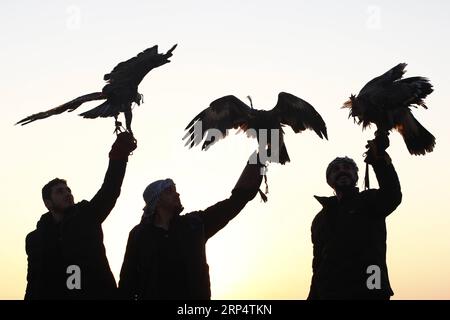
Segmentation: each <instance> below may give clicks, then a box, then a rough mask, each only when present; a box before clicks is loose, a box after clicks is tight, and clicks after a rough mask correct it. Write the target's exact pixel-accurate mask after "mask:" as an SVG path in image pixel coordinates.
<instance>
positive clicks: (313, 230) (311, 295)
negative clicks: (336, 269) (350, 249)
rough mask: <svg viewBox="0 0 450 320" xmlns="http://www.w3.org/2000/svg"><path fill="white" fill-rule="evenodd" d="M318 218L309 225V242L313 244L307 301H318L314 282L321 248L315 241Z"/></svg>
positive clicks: (315, 282)
mask: <svg viewBox="0 0 450 320" xmlns="http://www.w3.org/2000/svg"><path fill="white" fill-rule="evenodd" d="M318 217H319V216H316V217H315V218H314V220H313V223H312V225H311V241H312V244H313V260H312V273H313V274H312V278H311V285H310V288H309V294H308V298H307V300H318V299H319V295H318V292H317V281H316V277H317V272H318V269H319V265H320V260H321V253H322V250H321V246H320V242H319V241H318V239H317V231H316V226H317V220H318Z"/></svg>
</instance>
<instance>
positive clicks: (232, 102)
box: [183, 92, 328, 164]
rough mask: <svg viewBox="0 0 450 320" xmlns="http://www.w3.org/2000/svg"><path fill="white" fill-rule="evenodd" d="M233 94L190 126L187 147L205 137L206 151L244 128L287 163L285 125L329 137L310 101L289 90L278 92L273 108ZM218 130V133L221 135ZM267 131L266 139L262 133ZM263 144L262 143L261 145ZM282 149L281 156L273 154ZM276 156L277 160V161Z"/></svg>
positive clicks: (215, 104) (282, 161)
mask: <svg viewBox="0 0 450 320" xmlns="http://www.w3.org/2000/svg"><path fill="white" fill-rule="evenodd" d="M248 98H249V100H250V106H248V105H247V104H246V103H244V102H242V101H241V100H239V99H238V98H236V97H235V96H232V95H228V96H224V97H222V98H219V99H217V100H215V101H213V102H211V104H210V106H209V107H208V108H206V109H205V110H203V111H202V112H200V113H199V114H198V115H197V116H196V117H195V118H194V119H192V121H191V122H190V123H189V124H188V125H187V127H186V128H185V130H187V133H186V135H185V136H184V138H183V140H186V146H188V145H189V148H192V147H193V146H196V145H198V144H199V143H200V142H202V141H203V139H204V138H205V140H204V143H203V145H202V150H207V149H208V148H209V147H210V146H211V145H213V144H214V143H216V142H217V141H218V140H219V139H220V138H223V137H225V136H226V135H227V134H228V131H229V130H230V129H238V128H239V129H240V130H241V131H244V132H246V133H247V135H249V136H251V137H256V139H257V141H258V143H259V144H260V147H263V148H265V149H267V154H269V155H270V157H271V161H273V162H279V163H281V164H285V163H286V162H289V161H290V158H289V154H288V152H287V149H286V145H285V143H284V138H283V137H284V131H283V127H284V126H285V125H289V126H290V127H291V128H292V129H293V130H294V132H295V133H299V132H302V131H304V130H306V129H310V130H314V131H315V132H316V134H317V135H318V136H319V137H320V138H324V137H325V138H326V139H328V136H327V128H326V125H325V122H324V121H323V119H322V117H321V116H320V115H319V113H318V112H317V111H316V110H315V109H314V107H313V106H312V105H310V104H309V103H308V102H306V101H304V100H302V99H300V98H298V97H296V96H294V95H292V94H290V93H286V92H280V93H279V94H278V101H277V104H276V105H275V107H274V108H273V109H272V110H257V109H254V108H253V103H252V100H251V98H250V97H248ZM274 129H275V130H278V131H277V132H278V140H275V139H274V141H275V143H276V144H277V145H272V132H273V131H272V130H274ZM217 133H218V134H217ZM264 133H266V134H267V137H266V138H267V139H264V140H262V139H261V134H264ZM261 145H262V146H261ZM272 149H274V154H276V150H277V151H278V157H277V156H275V157H273V155H272ZM274 159H275V160H274Z"/></svg>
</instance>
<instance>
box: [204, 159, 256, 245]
mask: <svg viewBox="0 0 450 320" xmlns="http://www.w3.org/2000/svg"><path fill="white" fill-rule="evenodd" d="M261 168H262V166H261V165H260V164H259V163H257V164H250V163H247V165H246V166H245V168H244V170H243V171H242V173H241V175H240V177H239V179H238V181H237V183H236V185H235V187H234V189H233V191H232V193H231V197H230V198H228V199H226V200H223V201H220V202H218V203H216V204H215V205H213V206H211V207H209V208H207V209H206V210H204V211H203V212H201V216H202V217H203V223H204V227H205V235H206V238H207V239H209V238H210V237H212V236H213V235H215V234H216V233H217V232H218V231H219V230H220V229H222V228H223V227H225V226H226V225H227V223H228V222H229V221H230V220H231V219H233V218H234V217H236V216H237V215H238V213H239V212H241V210H242V209H243V208H244V207H245V205H246V204H247V202H249V201H250V200H252V199H253V198H254V197H255V196H256V194H257V193H258V189H259V186H260V185H261V182H262V175H261Z"/></svg>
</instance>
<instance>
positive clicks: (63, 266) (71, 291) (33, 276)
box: [25, 132, 136, 300]
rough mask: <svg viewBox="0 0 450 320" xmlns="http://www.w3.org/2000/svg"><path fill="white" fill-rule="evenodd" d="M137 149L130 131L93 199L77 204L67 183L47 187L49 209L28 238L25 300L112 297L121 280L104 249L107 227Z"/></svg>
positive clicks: (59, 181) (44, 191)
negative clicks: (118, 279) (127, 169)
mask: <svg viewBox="0 0 450 320" xmlns="http://www.w3.org/2000/svg"><path fill="white" fill-rule="evenodd" d="M135 148H136V141H135V140H134V138H133V136H132V135H131V134H129V133H125V132H124V133H121V134H119V135H118V137H117V139H116V141H115V142H114V144H113V146H112V148H111V151H110V153H109V158H110V160H109V166H108V170H107V172H106V175H105V180H104V182H103V185H102V186H101V188H100V190H99V191H98V192H97V194H96V195H95V196H94V197H93V198H92V200H91V201H86V200H83V201H81V202H78V203H76V204H75V203H74V198H73V195H72V192H71V190H70V188H69V187H68V186H67V183H66V181H65V180H62V179H58V178H56V179H53V180H52V181H50V182H49V183H47V184H46V185H45V186H44V187H43V188H42V198H43V200H44V203H45V206H46V207H47V209H48V210H49V212H47V213H46V214H44V215H42V216H41V219H40V220H39V222H38V223H37V227H36V230H34V231H33V232H31V233H30V234H28V236H27V238H26V252H27V255H28V275H27V280H28V284H27V289H26V293H25V299H27V300H28V299H111V298H115V297H117V289H116V282H115V280H114V276H113V274H112V272H111V269H110V267H109V264H108V260H107V258H106V254H105V247H104V245H103V231H102V223H103V221H104V220H105V219H106V217H108V215H109V213H110V212H111V210H112V209H113V208H114V205H115V203H116V200H117V198H118V197H119V195H120V188H121V186H122V181H123V178H124V175H125V169H126V165H127V160H128V155H129V154H130V152H131V151H133V150H134V149H135Z"/></svg>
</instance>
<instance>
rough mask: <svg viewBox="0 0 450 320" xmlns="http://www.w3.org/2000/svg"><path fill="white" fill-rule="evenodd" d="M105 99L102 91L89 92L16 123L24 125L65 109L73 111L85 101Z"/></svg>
mask: <svg viewBox="0 0 450 320" xmlns="http://www.w3.org/2000/svg"><path fill="white" fill-rule="evenodd" d="M103 99H106V96H105V95H104V94H103V93H102V92H94V93H89V94H86V95H84V96H81V97H78V98H76V99H73V100H72V101H69V102H66V103H64V104H62V105H60V106H58V107H56V108H53V109H50V110H47V111H44V112H39V113H35V114H33V115H31V116H28V117H26V118H24V119H22V120H20V121H19V122H17V123H16V125H17V124H20V125H22V126H23V125H26V124H28V123H30V122H33V121H36V120H40V119H45V118H48V117H50V116H53V115H55V114H60V113H63V112H65V111H69V112H72V111H73V110H75V109H76V108H78V107H79V106H81V105H82V104H83V103H85V102H88V101H93V100H103Z"/></svg>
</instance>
